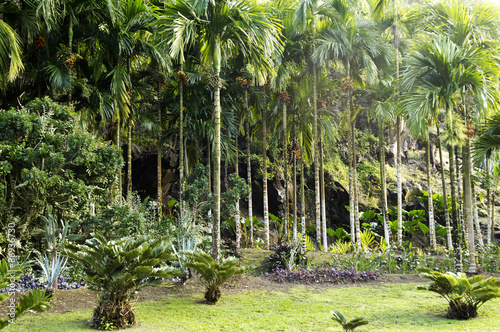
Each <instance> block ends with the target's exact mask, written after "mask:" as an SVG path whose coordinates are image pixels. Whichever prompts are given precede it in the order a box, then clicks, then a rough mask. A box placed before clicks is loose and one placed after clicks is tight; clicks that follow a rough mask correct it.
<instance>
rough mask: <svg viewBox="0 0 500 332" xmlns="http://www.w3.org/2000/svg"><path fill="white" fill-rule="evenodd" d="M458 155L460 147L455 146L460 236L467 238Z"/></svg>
mask: <svg viewBox="0 0 500 332" xmlns="http://www.w3.org/2000/svg"><path fill="white" fill-rule="evenodd" d="M458 156H459V153H458V147H457V146H455V168H456V170H457V172H456V174H457V198H458V222H459V225H460V228H459V230H460V237H461V238H462V239H463V238H464V237H465V239H467V238H468V236H467V227H465V226H464V225H465V224H464V210H463V203H462V189H461V187H460V182H461V181H460V174H461V172H460V160H458ZM465 245H467V241H465Z"/></svg>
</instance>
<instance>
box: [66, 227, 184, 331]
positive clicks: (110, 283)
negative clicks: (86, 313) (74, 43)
mask: <svg viewBox="0 0 500 332" xmlns="http://www.w3.org/2000/svg"><path fill="white" fill-rule="evenodd" d="M171 247H172V245H171V244H170V243H169V242H168V241H167V238H166V237H160V238H154V239H153V238H151V237H149V236H142V237H140V238H138V239H136V240H133V239H128V238H123V239H118V240H109V241H108V240H106V239H105V238H104V236H102V235H101V234H97V233H96V234H95V235H94V238H92V239H90V240H87V241H86V243H85V244H83V245H76V244H66V247H65V250H64V254H65V255H66V256H68V257H69V258H72V259H74V260H77V261H79V262H81V263H82V264H83V265H84V267H85V273H86V275H85V279H86V281H87V283H89V285H90V289H92V290H95V291H97V293H98V299H99V303H98V305H97V307H96V308H95V309H94V317H93V325H94V327H97V328H103V327H104V326H103V324H106V326H113V327H117V328H122V327H125V326H128V325H133V324H135V323H136V320H135V313H134V308H133V307H132V303H131V301H132V299H133V297H134V294H135V293H136V292H137V291H139V290H140V288H141V287H143V286H155V285H158V284H159V283H161V282H162V278H171V277H172V276H173V275H178V270H176V269H174V268H173V267H166V266H164V265H163V264H164V263H165V262H167V261H171V260H174V259H175V257H174V256H173V255H171V254H170V253H169V250H170V249H171Z"/></svg>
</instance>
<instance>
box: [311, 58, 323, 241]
mask: <svg viewBox="0 0 500 332" xmlns="http://www.w3.org/2000/svg"><path fill="white" fill-rule="evenodd" d="M317 76H318V73H317V68H316V65H315V64H313V139H312V149H311V150H312V155H313V158H314V159H313V160H314V197H315V204H314V206H315V211H316V213H315V221H316V242H317V243H318V248H320V247H321V197H320V195H321V193H320V192H321V189H320V184H319V160H318V159H319V158H318V146H317V145H318V105H317V103H318V95H317V91H316V79H317Z"/></svg>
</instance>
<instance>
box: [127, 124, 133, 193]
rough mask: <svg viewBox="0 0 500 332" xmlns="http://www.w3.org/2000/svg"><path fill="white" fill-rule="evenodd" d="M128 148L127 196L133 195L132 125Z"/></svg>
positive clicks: (130, 126)
mask: <svg viewBox="0 0 500 332" xmlns="http://www.w3.org/2000/svg"><path fill="white" fill-rule="evenodd" d="M127 129H128V133H127V136H128V137H127V139H128V143H127V144H128V147H127V194H128V195H131V194H132V125H131V124H129V126H128V128H127Z"/></svg>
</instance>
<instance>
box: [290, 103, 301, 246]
mask: <svg viewBox="0 0 500 332" xmlns="http://www.w3.org/2000/svg"><path fill="white" fill-rule="evenodd" d="M295 116H296V112H294V117H293V120H294V121H293V128H292V132H293V142H294V147H295V151H298V148H299V144H298V142H297V140H296V137H295ZM297 153H298V152H294V153H293V244H294V245H297V239H298V236H297Z"/></svg>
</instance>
